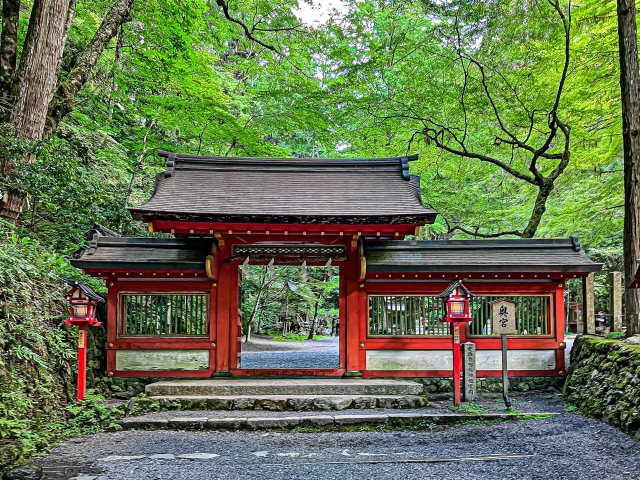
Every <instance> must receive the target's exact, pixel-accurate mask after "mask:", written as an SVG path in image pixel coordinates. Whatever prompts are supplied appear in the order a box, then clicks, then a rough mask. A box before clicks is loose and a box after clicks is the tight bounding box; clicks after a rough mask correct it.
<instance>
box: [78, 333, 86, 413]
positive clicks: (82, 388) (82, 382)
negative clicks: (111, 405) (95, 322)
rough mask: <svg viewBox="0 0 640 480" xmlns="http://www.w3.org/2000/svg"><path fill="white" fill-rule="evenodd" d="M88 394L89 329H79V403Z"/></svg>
mask: <svg viewBox="0 0 640 480" xmlns="http://www.w3.org/2000/svg"><path fill="white" fill-rule="evenodd" d="M86 392H87V327H86V325H80V326H79V327H78V401H79V402H81V401H82V400H84V396H85V394H86Z"/></svg>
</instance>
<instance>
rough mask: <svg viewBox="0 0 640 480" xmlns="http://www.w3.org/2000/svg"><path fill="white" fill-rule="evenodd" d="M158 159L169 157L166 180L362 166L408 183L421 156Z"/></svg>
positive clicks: (184, 156) (177, 155) (183, 156)
mask: <svg viewBox="0 0 640 480" xmlns="http://www.w3.org/2000/svg"><path fill="white" fill-rule="evenodd" d="M158 156H160V157H163V158H166V159H167V160H166V170H165V172H164V176H165V178H167V177H171V176H173V174H174V173H175V171H176V169H179V170H209V169H215V168H216V167H217V168H220V167H223V166H226V167H227V168H229V167H231V168H236V169H237V168H242V167H249V166H250V167H252V169H253V170H255V169H256V167H263V168H265V169H279V168H287V169H294V170H297V169H309V168H310V167H311V168H322V169H326V168H332V169H333V168H340V169H342V168H359V167H360V168H362V167H377V168H380V167H392V168H394V170H395V169H397V170H399V171H400V172H401V173H402V177H403V178H404V179H405V180H409V178H410V174H409V162H413V161H415V160H418V154H413V155H403V156H397V157H379V158H296V157H293V158H285V157H281V158H277V157H273V158H269V157H226V156H202V155H189V154H181V153H175V152H168V151H165V150H158Z"/></svg>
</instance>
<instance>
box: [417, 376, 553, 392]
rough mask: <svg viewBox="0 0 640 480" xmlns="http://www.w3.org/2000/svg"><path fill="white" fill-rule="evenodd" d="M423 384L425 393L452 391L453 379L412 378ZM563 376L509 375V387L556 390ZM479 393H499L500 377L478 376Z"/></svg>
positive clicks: (500, 388) (527, 390)
mask: <svg viewBox="0 0 640 480" xmlns="http://www.w3.org/2000/svg"><path fill="white" fill-rule="evenodd" d="M414 380H415V381H416V382H420V383H422V384H423V385H424V391H425V394H426V395H427V396H428V395H429V394H430V393H450V392H453V380H451V379H449V378H414ZM563 383H564V378H559V377H510V378H509V389H510V391H513V392H529V391H536V392H540V391H558V390H561V389H562V385H563ZM476 386H477V391H478V392H479V393H501V392H502V377H490V378H478V380H477V384H476Z"/></svg>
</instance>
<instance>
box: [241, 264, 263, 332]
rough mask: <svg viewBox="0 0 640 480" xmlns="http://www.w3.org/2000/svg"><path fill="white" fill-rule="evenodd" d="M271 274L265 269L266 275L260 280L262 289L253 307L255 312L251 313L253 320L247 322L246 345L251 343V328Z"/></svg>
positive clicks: (259, 290)
mask: <svg viewBox="0 0 640 480" xmlns="http://www.w3.org/2000/svg"><path fill="white" fill-rule="evenodd" d="M268 278H269V272H268V271H267V269H266V268H265V269H264V275H263V276H262V277H261V279H260V287H259V288H258V293H257V295H256V303H255V305H254V306H253V311H252V312H251V318H250V319H249V321H248V322H247V331H246V332H245V338H244V341H245V343H249V342H250V341H251V327H252V326H253V322H254V321H255V320H256V314H257V313H258V306H259V305H260V298H261V297H262V293H263V292H264V289H265V288H266V287H267V286H268V285H269V281H268V280H267V279H268Z"/></svg>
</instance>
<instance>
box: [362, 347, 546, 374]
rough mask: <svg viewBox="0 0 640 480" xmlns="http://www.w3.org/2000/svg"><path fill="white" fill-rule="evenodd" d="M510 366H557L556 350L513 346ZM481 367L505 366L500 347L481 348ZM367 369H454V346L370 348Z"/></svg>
mask: <svg viewBox="0 0 640 480" xmlns="http://www.w3.org/2000/svg"><path fill="white" fill-rule="evenodd" d="M507 362H508V366H509V370H550V371H552V370H555V368H556V353H555V350H510V351H508V352H507ZM476 369H477V370H502V352H501V351H500V350H477V351H476ZM367 370H453V354H452V353H451V351H450V350H367Z"/></svg>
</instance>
